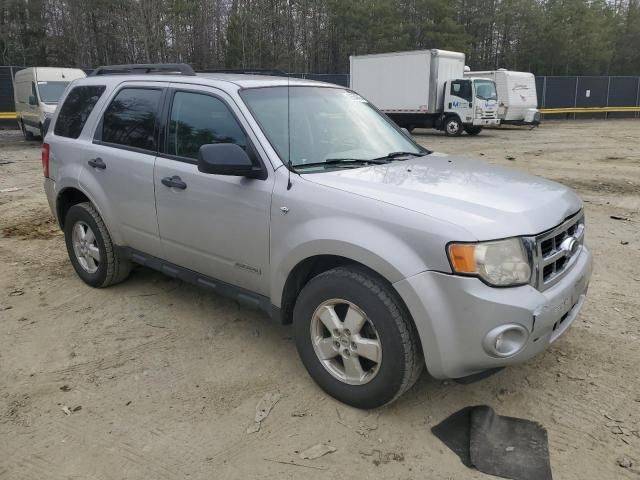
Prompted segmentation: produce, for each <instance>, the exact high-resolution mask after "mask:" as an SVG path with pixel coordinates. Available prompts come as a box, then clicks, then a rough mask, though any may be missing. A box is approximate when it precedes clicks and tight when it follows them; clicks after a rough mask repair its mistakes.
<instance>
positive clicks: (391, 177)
mask: <svg viewBox="0 0 640 480" xmlns="http://www.w3.org/2000/svg"><path fill="white" fill-rule="evenodd" d="M304 178H305V179H306V180H308V181H310V182H314V183H317V184H321V185H325V186H327V187H330V188H336V189H339V190H343V191H346V192H350V193H352V194H355V195H360V196H364V197H368V198H371V199H374V200H378V201H381V202H385V203H389V204H392V205H396V206H398V207H401V208H406V209H408V210H412V211H415V212H418V213H421V214H424V215H428V216H430V217H434V218H438V219H440V220H442V221H445V222H449V223H452V224H455V225H457V226H459V227H462V228H464V229H466V230H467V231H469V232H470V233H471V234H472V236H473V237H474V238H472V239H462V238H461V239H455V240H491V239H498V238H505V237H511V236H518V235H534V234H538V233H541V232H543V231H545V230H548V229H550V228H552V227H555V226H556V225H558V224H559V223H561V222H562V221H563V220H564V219H565V218H567V217H568V216H570V215H572V214H574V213H576V212H577V211H578V210H579V209H580V208H581V207H582V201H581V200H580V198H579V197H578V195H577V194H576V193H575V192H574V191H573V190H571V189H570V188H568V187H565V186H564V185H561V184H559V183H556V182H552V181H549V180H545V179H543V178H539V177H535V176H532V175H528V174H526V173H522V172H518V171H516V170H511V169H509V168H503V167H497V166H493V165H489V164H487V163H484V162H481V161H478V160H471V159H467V158H464V157H458V156H449V155H445V154H441V153H432V154H430V155H427V156H424V157H419V158H413V159H411V160H404V161H395V162H391V163H389V164H385V165H374V166H370V167H363V168H353V169H347V170H336V171H331V172H326V173H314V174H306V175H304Z"/></svg>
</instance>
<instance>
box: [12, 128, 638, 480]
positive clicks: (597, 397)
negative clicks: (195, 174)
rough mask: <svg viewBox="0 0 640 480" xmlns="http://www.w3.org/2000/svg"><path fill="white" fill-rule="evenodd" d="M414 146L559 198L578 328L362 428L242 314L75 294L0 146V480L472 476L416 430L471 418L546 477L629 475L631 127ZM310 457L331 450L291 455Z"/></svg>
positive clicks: (278, 333) (215, 303) (33, 147)
mask: <svg viewBox="0 0 640 480" xmlns="http://www.w3.org/2000/svg"><path fill="white" fill-rule="evenodd" d="M414 133H416V138H417V139H418V141H420V142H421V143H422V144H424V145H426V146H428V147H430V148H432V149H435V150H439V151H444V152H452V153H462V154H465V155H469V156H473V157H475V158H479V159H483V160H484V161H488V162H490V163H495V164H500V165H508V166H510V167H512V168H515V169H519V170H525V171H529V172H531V173H534V174H537V175H541V176H544V177H547V178H550V179H553V180H557V181H560V182H562V183H565V184H567V185H569V186H571V187H573V188H575V189H577V190H578V192H579V193H580V194H581V196H582V197H583V199H584V201H585V205H586V215H587V222H588V230H587V232H588V233H587V241H588V243H589V244H590V246H591V248H592V251H593V252H594V256H595V271H594V275H593V279H592V282H591V287H590V290H589V296H588V300H587V302H586V305H585V307H584V309H583V311H582V313H581V315H580V316H579V318H578V319H577V320H576V322H575V323H574V325H573V326H572V328H570V329H569V331H568V332H567V333H566V334H565V335H564V336H563V337H562V338H561V339H560V340H559V341H558V342H556V343H555V344H554V345H553V346H552V347H551V348H550V349H548V350H547V351H546V352H545V353H544V354H542V355H540V356H539V357H537V358H536V359H534V360H532V361H530V362H528V363H526V364H524V365H520V366H516V367H512V368H509V369H506V370H503V371H502V372H500V373H499V374H497V375H495V376H493V377H491V378H489V379H487V380H485V381H482V382H479V383H475V384H472V385H458V384H455V383H451V382H442V381H436V380H434V379H432V378H430V377H429V376H428V375H426V374H425V375H423V376H422V377H421V379H420V380H419V381H418V383H417V384H416V386H415V387H414V388H413V389H412V390H411V391H410V392H408V394H406V395H405V396H404V397H402V398H401V399H400V400H399V401H398V402H396V403H395V404H393V405H391V406H388V407H385V408H382V409H379V410H376V411H371V412H364V411H358V410H355V409H352V408H349V407H346V406H344V405H342V404H340V403H338V402H336V401H334V400H333V399H331V398H329V397H328V396H326V395H325V394H324V393H323V392H322V391H320V390H319V388H318V387H316V385H315V384H314V383H313V382H312V380H311V379H310V378H309V377H308V376H307V374H306V372H305V371H304V369H303V367H302V365H301V363H300V361H299V360H298V357H297V354H296V351H295V347H294V344H293V341H292V338H291V337H292V331H291V328H290V327H288V326H280V325H277V324H274V323H272V322H270V321H269V320H268V319H267V318H266V317H265V316H264V315H263V314H261V313H259V312H257V311H254V310H251V309H248V308H245V307H241V306H239V305H237V304H235V303H234V302H232V301H229V300H227V299H224V298H220V297H217V296H215V295H211V294H208V293H205V292H204V291H202V290H199V289H198V288H196V287H194V286H191V285H188V284H185V283H181V282H179V281H176V280H172V279H169V278H167V277H164V276H162V275H160V274H158V273H155V272H153V271H149V270H145V269H138V270H136V271H135V272H134V274H133V275H132V276H131V278H130V279H129V280H128V281H127V282H125V283H124V284H121V285H118V286H115V287H113V288H108V289H104V290H94V289H91V288H89V287H87V286H86V285H84V284H83V283H82V282H81V281H80V280H79V279H78V278H77V276H76V275H75V273H74V272H73V270H72V268H71V265H70V264H69V261H68V259H67V254H66V250H65V247H64V243H63V238H62V235H61V233H60V232H59V231H58V230H57V227H56V225H55V224H54V222H53V219H52V217H51V214H50V212H49V210H48V206H47V202H46V199H45V196H44V193H43V190H42V174H41V167H40V160H39V144H38V143H37V142H28V143H27V142H24V141H23V140H22V138H21V136H19V134H18V133H17V132H7V131H4V132H0V329H1V333H0V478H3V479H4V478H7V479H12V480H13V479H48V478H65V479H125V478H126V479H138V478H139V479H145V480H146V479H150V478H151V479H154V480H156V479H176V478H191V479H204V478H242V479H247V478H274V479H275V478H277V479H282V478H299V477H301V476H303V475H304V476H305V477H306V478H308V479H312V478H341V479H344V478H393V479H413V478H415V479H454V478H455V479H462V478H465V479H466V478H471V479H483V478H489V477H488V476H486V475H483V474H480V473H478V472H474V471H471V470H468V469H466V467H464V466H463V465H462V464H461V463H460V461H459V460H458V459H457V457H456V456H455V455H454V454H453V453H452V452H451V451H449V450H448V449H447V448H446V447H445V446H444V445H443V444H442V443H440V441H439V440H437V439H436V438H435V437H434V436H433V435H432V434H431V433H430V427H431V426H432V425H435V424H437V423H439V422H440V421H441V420H442V419H444V418H445V417H447V416H448V415H449V414H451V413H453V412H455V411H457V410H458V409H460V408H462V407H465V406H468V405H478V404H487V405H490V406H492V407H494V409H495V410H496V412H497V413H499V414H503V415H511V416H516V417H522V418H528V419H532V420H536V421H538V422H540V423H542V424H543V425H544V426H546V428H547V429H548V432H549V443H550V451H551V464H552V468H553V471H554V477H555V478H558V479H586V478H589V479H605V478H606V479H610V478H630V479H637V478H640V433H639V430H640V377H639V375H638V371H639V370H640V349H639V348H638V340H639V338H640V323H639V320H640V313H639V308H638V307H640V269H639V267H640V228H639V225H640V148H639V146H638V139H639V138H640V122H639V121H637V120H635V121H634V120H628V121H627V120H619V121H607V122H571V123H551V122H549V123H547V124H544V125H543V126H542V127H540V128H539V129H536V130H532V131H529V130H526V129H509V130H504V129H501V130H490V131H485V132H482V133H481V134H480V135H479V136H477V137H467V136H463V137H460V138H453V139H451V138H445V137H443V136H442V135H441V134H439V133H437V132H430V131H424V132H420V131H417V132H414ZM13 189H17V190H13ZM612 216H617V217H620V218H622V220H616V219H613V218H612ZM272 393H277V394H280V395H281V398H280V400H279V401H278V402H277V403H276V404H275V406H274V407H273V409H272V410H271V412H270V414H269V415H268V417H267V418H266V419H265V420H264V421H263V422H262V425H261V428H260V431H258V432H256V433H252V434H248V433H247V427H249V426H251V425H252V423H253V417H254V414H255V407H256V404H257V403H258V401H259V400H260V399H261V398H262V397H263V396H264V395H265V394H272ZM318 443H324V444H326V445H329V446H333V447H334V448H335V449H336V451H335V452H333V453H329V454H327V455H325V456H323V457H321V458H318V459H315V460H304V459H301V458H300V456H299V454H298V452H300V451H302V450H305V449H307V448H308V447H311V446H313V445H315V444H318ZM629 461H630V462H631V463H632V465H631V466H630V467H629ZM278 462H292V463H294V464H286V463H278ZM619 463H622V464H624V465H626V467H622V466H620V465H619Z"/></svg>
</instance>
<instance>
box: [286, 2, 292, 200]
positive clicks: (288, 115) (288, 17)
mask: <svg viewBox="0 0 640 480" xmlns="http://www.w3.org/2000/svg"><path fill="white" fill-rule="evenodd" d="M290 41H291V15H290V14H289V15H287V43H288V42H290ZM287 70H288V71H287V160H288V162H287V163H288V165H287V170H289V174H288V176H287V190H291V170H292V169H293V162H292V161H291V51H289V52H288V57H287Z"/></svg>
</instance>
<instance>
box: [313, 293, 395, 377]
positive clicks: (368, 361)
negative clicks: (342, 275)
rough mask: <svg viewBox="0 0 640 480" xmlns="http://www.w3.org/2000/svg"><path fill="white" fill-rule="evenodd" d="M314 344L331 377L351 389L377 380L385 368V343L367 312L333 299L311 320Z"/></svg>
mask: <svg viewBox="0 0 640 480" xmlns="http://www.w3.org/2000/svg"><path fill="white" fill-rule="evenodd" d="M310 327H311V328H310V333H311V344H312V345H313V350H314V352H315V354H316V357H317V358H318V360H319V361H320V363H321V364H322V366H323V367H324V368H325V370H327V371H328V372H329V373H330V374H331V376H333V377H334V378H336V379H338V380H340V381H341V382H343V383H346V384H348V385H364V384H366V383H369V382H370V381H371V380H373V379H374V378H375V377H376V375H377V374H378V372H379V370H380V365H381V364H382V343H381V342H380V337H379V336H378V332H377V331H376V329H375V327H374V326H373V323H372V322H371V320H370V319H369V318H368V317H367V315H366V314H365V313H364V311H363V310H362V309H361V308H360V307H358V306H357V305H355V304H354V303H352V302H349V301H347V300H343V299H338V298H333V299H330V300H327V301H325V302H323V303H322V304H320V306H318V308H316V310H315V312H314V313H313V316H312V318H311V326H310Z"/></svg>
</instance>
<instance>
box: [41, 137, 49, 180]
mask: <svg viewBox="0 0 640 480" xmlns="http://www.w3.org/2000/svg"><path fill="white" fill-rule="evenodd" d="M42 172H43V173H44V176H45V177H46V178H49V144H48V143H43V144H42Z"/></svg>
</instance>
